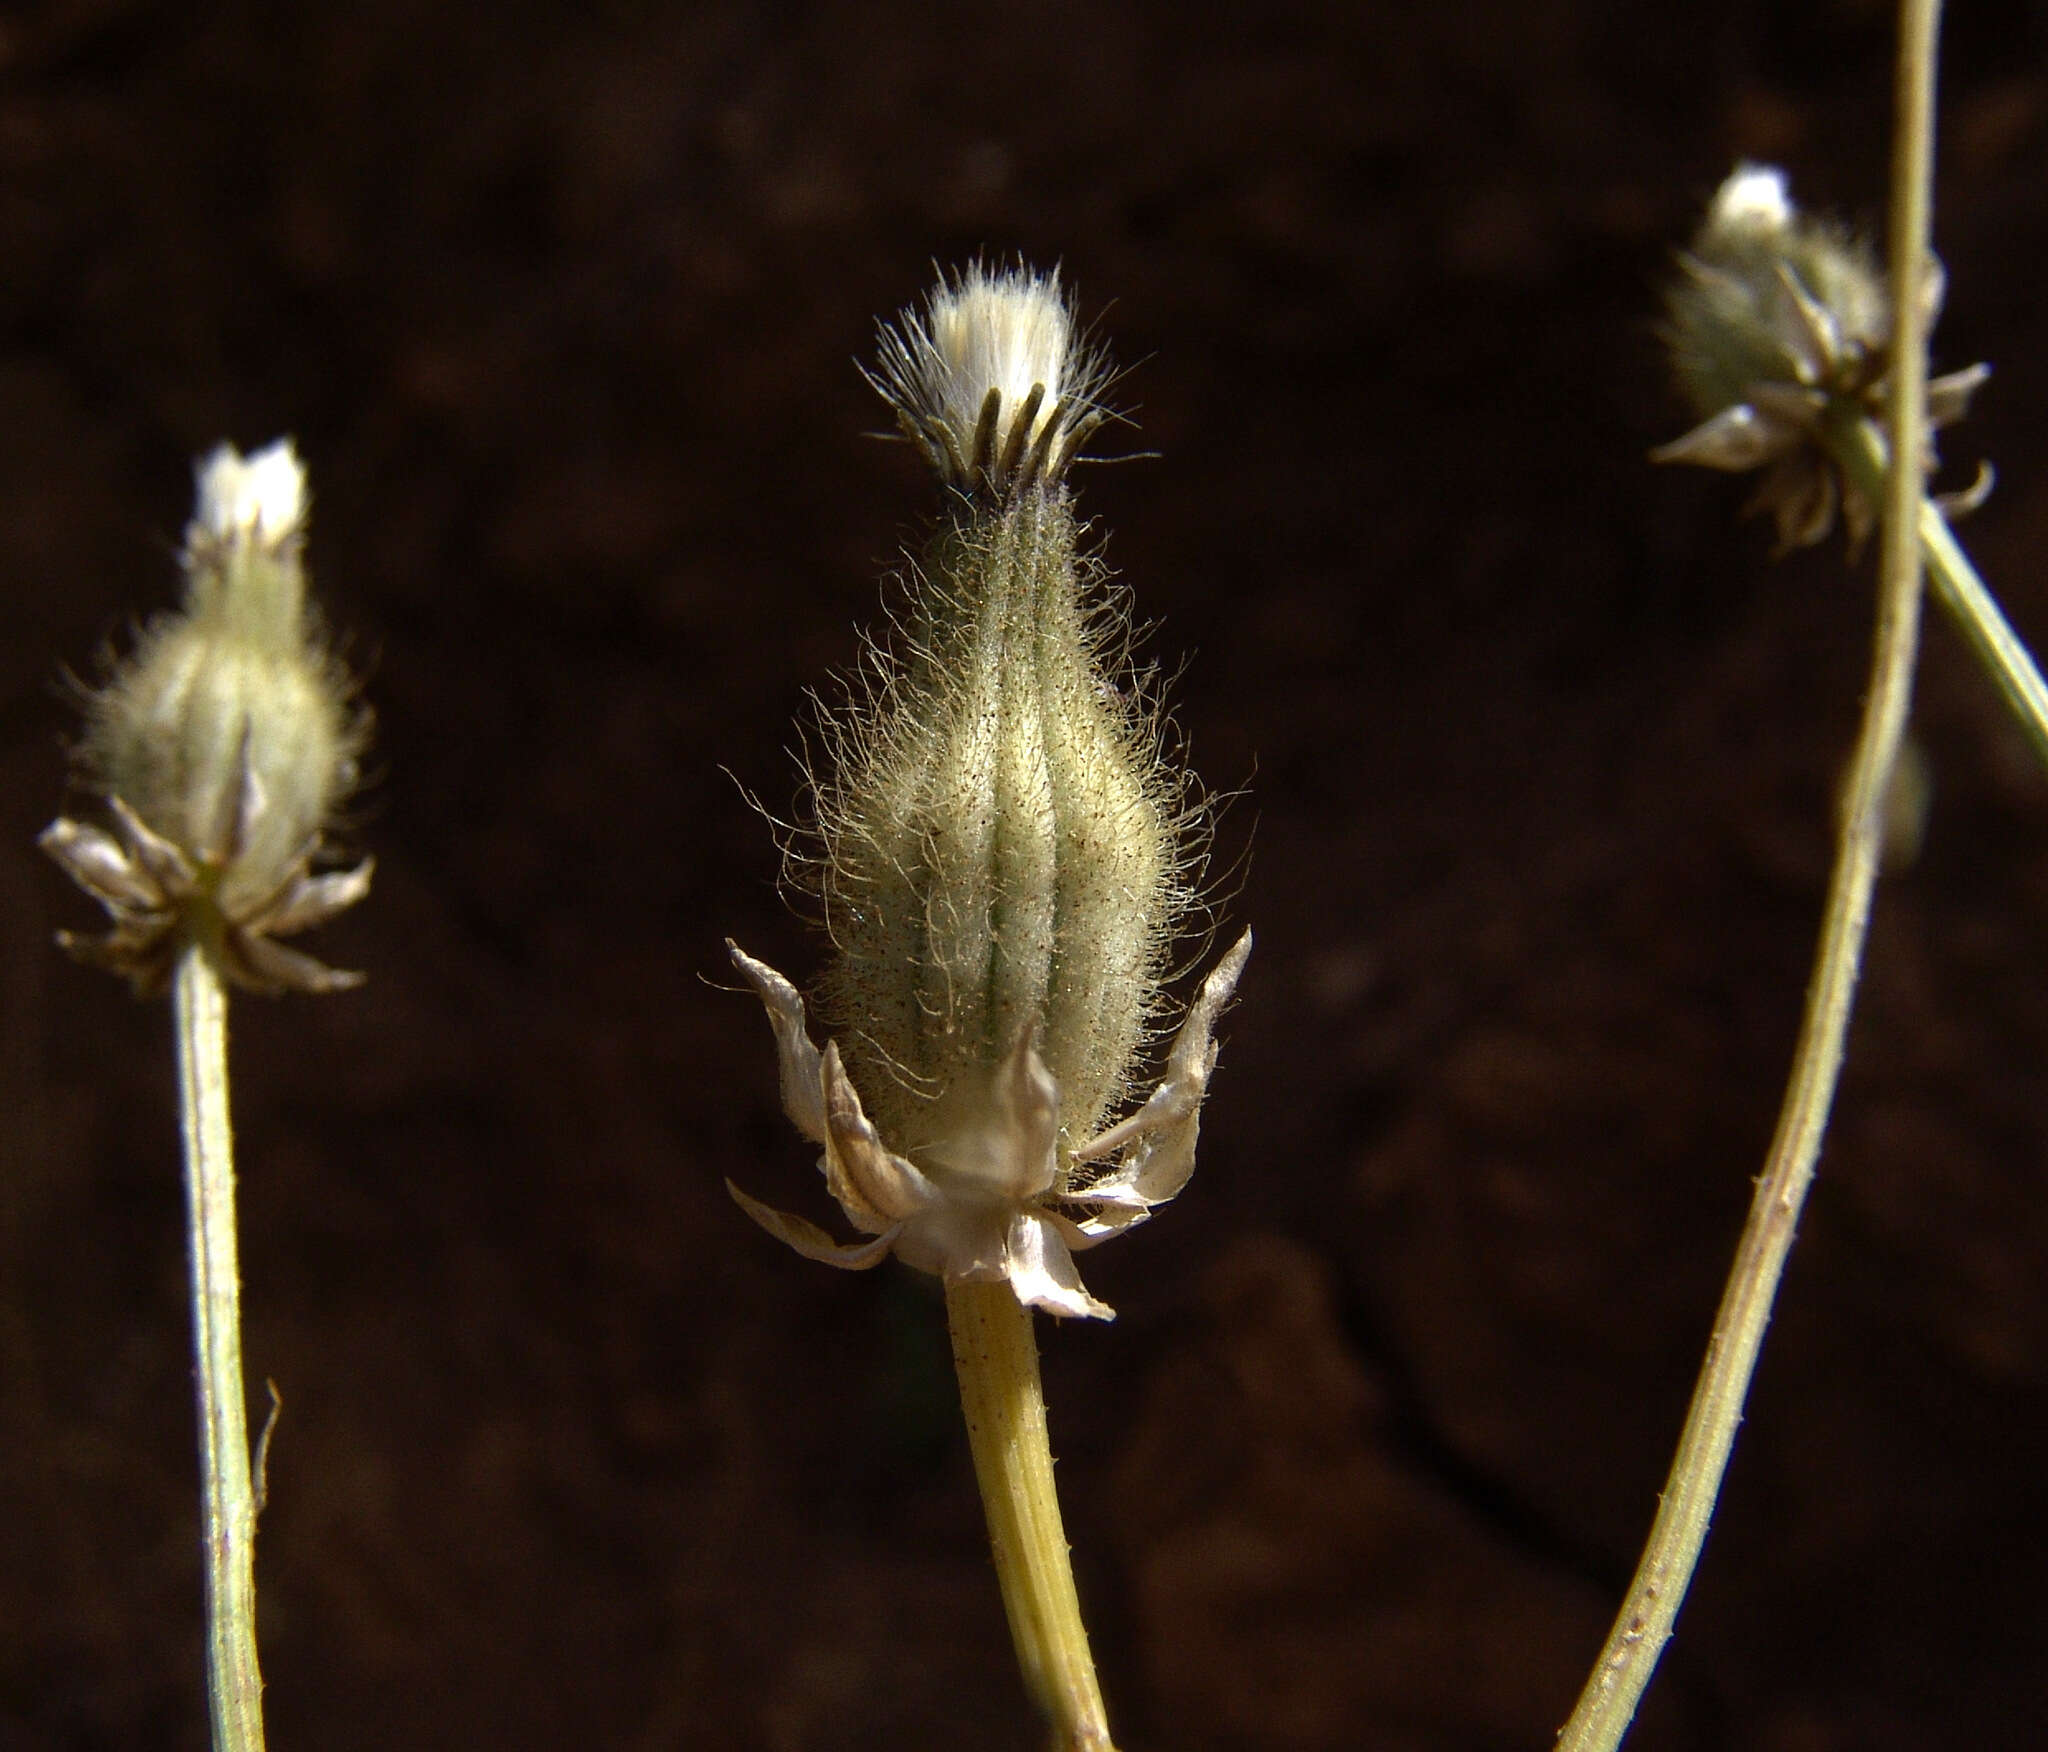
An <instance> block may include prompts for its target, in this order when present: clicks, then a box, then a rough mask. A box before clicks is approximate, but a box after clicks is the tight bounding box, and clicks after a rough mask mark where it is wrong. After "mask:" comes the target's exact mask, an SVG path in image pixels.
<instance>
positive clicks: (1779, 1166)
mask: <svg viewBox="0 0 2048 1752" xmlns="http://www.w3.org/2000/svg"><path fill="white" fill-rule="evenodd" d="M1937 11H1938V6H1937V3H1936V0H1901V6H1900V44H1899V83H1898V128H1899V137H1898V147H1897V152H1896V155H1895V159H1894V163H1893V178H1892V264H1891V283H1892V299H1893V302H1892V312H1893V325H1892V334H1893V337H1894V354H1893V360H1892V370H1891V408H1890V415H1889V421H1888V423H1889V425H1890V427H1891V430H1892V431H1894V432H1902V433H1906V434H1909V437H1908V439H1907V441H1906V442H1905V443H1903V444H1902V445H1901V446H1900V450H1901V452H1902V454H1901V455H1900V456H1898V457H1897V458H1896V459H1895V461H1894V464H1893V466H1892V468H1891V470H1890V471H1889V474H1888V477H1887V479H1886V481H1885V491H1884V499H1883V503H1884V511H1885V516H1884V555H1883V567H1882V575H1881V579H1880V584H1879V594H1878V613H1877V634H1876V641H1875V644H1876V648H1875V651H1874V654H1873V656H1872V662H1871V677H1870V692H1869V695H1868V697H1867V698H1866V699H1865V701H1864V708H1863V723H1862V728H1861V730H1860V731H1859V733H1858V735H1857V739H1856V749H1855V753H1854V755H1853V756H1852V758H1851V761H1850V766H1849V772H1848V776H1847V779H1846V781H1845V783H1844V787H1843V797H1842V817H1841V825H1840V838H1839V842H1838V844H1837V848H1836V854H1835V865H1834V871H1833V874H1832V876H1831V877H1830V879H1829V883H1828V897H1827V908H1826V911H1825V913H1824V915H1823V917H1822V921H1821V937H1820V948H1819V952H1818V955H1817V957H1816V960H1815V964H1814V972H1813V980H1812V984H1811V985H1810V986H1809V987H1808V989H1807V997H1806V1014H1805V1017H1804V1020H1803V1022H1802V1024H1801V1027H1800V1031H1799V1042H1798V1045H1797V1048H1796V1049H1795V1051H1794V1054H1793V1062H1792V1077H1791V1081H1790V1083H1789V1085H1788V1086H1787V1088H1786V1091H1785V1101H1784V1105H1783V1107H1782V1108H1781V1109H1780V1111H1779V1115H1778V1126H1777V1131H1776V1134H1775V1135H1774V1136H1773V1138H1772V1139H1771V1148H1770V1153H1769V1155H1768V1156H1767V1157H1766V1158H1765V1162H1764V1171H1763V1175H1762V1177H1761V1178H1760V1179H1759V1180H1758V1181H1757V1186H1756V1193H1755V1196H1754V1198H1753V1199H1752V1200H1751V1203H1750V1209H1749V1219H1748V1221H1747V1223H1746V1224H1745V1225H1744V1228H1743V1232H1742V1239H1741V1242H1740V1244H1739V1246H1738V1248H1737V1251H1736V1256H1735V1265H1734V1268H1733V1270H1732V1271H1731V1272H1730V1274H1729V1278H1728V1285H1727V1288H1726V1289H1725V1290H1724V1291H1723V1293H1722V1297H1721V1306H1720V1308H1719V1310H1718V1311H1717V1312H1716V1314H1715V1317H1714V1331H1713V1336H1712V1337H1711V1339H1709V1341H1708V1344H1707V1355H1706V1361H1705V1363H1704V1364H1703V1365H1702V1366H1701V1370H1700V1378H1699V1384H1698V1386H1697V1387H1695V1388H1694V1390H1693V1397H1692V1404H1691V1406H1690V1407H1689V1408H1688V1409H1687V1412H1686V1417H1685V1428H1684V1430H1683V1432H1682V1433H1681V1435H1680V1437H1679V1443H1678V1453H1677V1455H1676V1457H1675V1458H1674V1459H1673V1461H1672V1465H1671V1473H1670V1477H1669V1478H1668V1480H1667V1481H1666V1484H1665V1489H1664V1494H1663V1497H1662V1499H1661V1500H1660V1502H1659V1503H1658V1506H1657V1515H1656V1519H1655V1521H1654V1522H1653V1523H1652V1525H1651V1529H1650V1537H1649V1542H1648V1543H1647V1545H1646V1546H1645V1547H1644V1550H1643V1556H1642V1560H1641V1562H1640V1563H1639V1564H1638V1566H1637V1569H1636V1573H1635V1578H1634V1580H1633V1581H1632V1582H1631V1583H1630V1584H1629V1590H1628V1594H1627V1597H1626V1598H1625V1599H1624V1600H1623V1602H1622V1607H1621V1611H1620V1613H1619V1615H1618V1616H1617V1617H1616V1619H1615V1622H1614V1628H1613V1629H1612V1631H1610V1632H1609V1634H1608V1638H1607V1643H1606V1646H1605V1647H1604V1648H1603V1649H1602V1650H1601V1651H1600V1658H1599V1660H1598V1662H1597V1663H1596V1664H1595V1666H1594V1668H1593V1673H1592V1677H1591V1678H1590V1679H1589V1680H1588V1681H1587V1683H1586V1688H1585V1690H1584V1692H1583V1693H1582V1694H1581V1695H1580V1697H1579V1702H1578V1706H1577V1708H1576V1709H1574V1710H1573V1712H1572V1717H1571V1720H1570V1721H1569V1722H1567V1723H1566V1724H1565V1727H1564V1730H1563V1732H1562V1733H1561V1734H1560V1735H1559V1736H1558V1744H1559V1747H1560V1748H1561V1749H1562V1752H1613V1748H1615V1747H1616V1746H1618V1745H1620V1743H1621V1739H1622V1736H1623V1735H1624V1734H1626V1733H1627V1732H1628V1726H1629V1723H1630V1722H1631V1721H1632V1720H1633V1719H1634V1716H1635V1711H1636V1705H1637V1703H1638V1701H1639V1700H1640V1699H1641V1697H1642V1694H1643V1689H1644V1687H1645V1686H1647V1685H1648V1684H1649V1682H1650V1675H1651V1674H1652V1673H1653V1672H1654V1671H1655V1670H1656V1665H1657V1658H1658V1656H1659V1655H1660V1654H1662V1652H1663V1649H1664V1645H1665V1643H1666V1642H1667V1641H1669V1640H1670V1636H1671V1627H1672V1625H1673V1623H1674V1622H1675V1621H1676V1619H1677V1617H1678V1608H1679V1606H1680V1604H1681V1603H1682V1602H1683V1600H1684V1598H1685V1591H1686V1588H1687V1586H1688V1585H1689V1584H1690V1582H1691V1580H1692V1574H1693V1570H1694V1568H1695V1567H1696V1566H1697V1564H1698V1562H1699V1555H1700V1548H1701V1546H1702V1545H1703V1544H1704V1543H1705V1541H1706V1536H1707V1523H1708V1520H1709V1518H1710V1517H1711V1515H1712V1513H1713V1507H1714V1499H1715V1497H1716V1496H1717V1495H1718V1494H1719V1492H1720V1489H1721V1480H1722V1477H1723V1475H1724V1474H1725V1473H1726V1471H1727V1467H1728V1456H1729V1454H1730V1452H1731V1451H1732V1450H1733V1448H1734V1445H1735V1431H1736V1426H1737V1425H1738V1424H1739V1423H1740V1422H1741V1419H1742V1405H1743V1401H1744V1399H1745V1398H1746V1397H1747V1396H1748V1392H1749V1383H1750V1377H1751V1376H1752V1375H1753V1374H1754V1372H1755V1369H1756V1359H1757V1354H1758V1352H1759V1350H1760V1349H1761V1348H1762V1345H1763V1338H1764V1329H1765V1327H1766V1326H1768V1325H1769V1323H1770V1315H1771V1303H1772V1301H1773V1299H1774V1298H1775V1297H1776V1295H1777V1289H1778V1280H1779V1278H1780V1277H1781V1276H1782V1275H1783V1272H1784V1268H1785V1259H1786V1256H1787V1254H1788V1253H1789V1252H1790V1251H1791V1247H1792V1237H1793V1234H1794V1232H1795V1231H1796V1229H1797V1228H1798V1225H1799V1213H1800V1210H1801V1208H1802V1207H1803V1205H1804V1203H1805V1200H1806V1193H1807V1189H1808V1187H1810V1186H1811V1185H1812V1183H1813V1171H1814V1164H1815V1162H1816V1160H1817V1158H1818V1157H1819V1154H1820V1145H1821V1137H1822V1134H1823V1133H1824V1132H1825V1130H1826V1128H1827V1120H1828V1112H1829V1109H1830V1108H1831V1107H1832V1105H1833V1103H1834V1094H1835V1085H1836V1083H1837V1081H1838V1079H1839V1075H1840V1071H1841V1064H1842V1046H1843V1040H1844V1038H1845V1036H1846V1035H1847V1032H1848V1026H1849V1011H1850V1006H1851V1004H1852V1002H1853V1000H1854V995H1855V988H1856V975H1857V970H1858V967H1859V965H1860V962H1861V959H1862V953H1863V940H1864V935H1865V931H1866V927H1867V926H1868V923H1869V919H1870V903H1871V895H1872V892H1873V890H1874V889H1875V887H1876V883H1877V866H1878V856H1879V852H1880V850H1881V848H1882V845H1883V839H1884V810H1885V793H1886V789H1887V787H1888V786H1889V784H1890V781H1891V772H1892V765H1893V762H1894V760H1895V758H1896V756H1897V754H1898V747H1899V739H1900V737H1901V735H1902V733H1903V732H1904V729H1905V723H1906V712H1907V708H1908V706H1909V705H1910V703H1911V699H1912V687H1913V660H1914V654H1915V651H1916V648H1917V643H1918V637H1919V626H1920V543H1919V511H1920V504H1921V481H1922V479H1923V478H1924V477H1923V474H1922V471H1921V461H1920V449H1921V444H1920V439H1921V433H1922V430H1923V427H1924V423H1925V417H1924V400H1925V392H1926V348H1925V344H1924V335H1923V327H1924V325H1923V324H1922V322H1921V317H1920V298H1919V294H1920V287H1921V283H1922V274H1923V272H1924V264H1925V262H1926V260H1927V231H1928V188H1929V185H1930V183H1931V180H1932V159H1933V144H1932V135H1933V126H1932V119H1933V87H1934V29H1935V18H1936V14H1937Z"/></svg>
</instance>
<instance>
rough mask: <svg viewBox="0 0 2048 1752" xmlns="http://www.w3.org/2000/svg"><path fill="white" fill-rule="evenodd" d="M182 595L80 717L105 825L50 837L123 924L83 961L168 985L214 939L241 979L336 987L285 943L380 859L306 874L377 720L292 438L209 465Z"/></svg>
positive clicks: (143, 984)
mask: <svg viewBox="0 0 2048 1752" xmlns="http://www.w3.org/2000/svg"><path fill="white" fill-rule="evenodd" d="M198 477H199V493H198V505H197V509H196V511H195V512H194V515H193V519H192V521H191V523H190V524H189V525H188V526H187V527H186V530H185V553H184V564H185V603H184V608H183V610H182V611H181V612H179V613H177V614H171V615H164V616H161V617H159V618H158V619H157V620H155V621H153V622H152V623H151V624H150V625H149V626H148V627H147V628H146V629H145V631H144V632H143V635H142V637H141V640H140V641H139V643H138V646H137V649H136V651H135V654H134V656H132V657H131V658H129V659H128V660H127V661H126V662H124V663H122V664H121V665H120V666H119V667H118V668H117V669H116V670H115V672H114V674H113V676H112V677H111V679H110V680H109V681H108V682H107V684H106V685H105V686H104V687H103V688H101V689H100V690H98V691H97V692H96V693H94V694H93V695H92V696H91V698H90V700H89V701H88V703H87V707H86V734H85V738H84V741H83V744H82V745H81V748H80V750H79V765H80V769H81V773H82V775H83V777H84V778H85V780H86V782H87V783H88V784H89V785H90V786H91V788H93V789H94V790H96V791H97V792H98V793H99V794H100V795H101V796H102V797H103V798H104V800H105V802H106V805H107V809H108V813H109V817H110V822H109V826H107V827H101V826H96V825H91V824H87V823H83V822H78V821H73V820H69V819H64V820H59V821H57V822H55V823H53V824H52V825H51V826H50V828H49V829H48V830H47V831H46V832H45V833H44V835H43V845H44V847H45V849H46V850H47V851H49V852H50V854H51V855H52V856H53V857H55V858H56V859H57V860H58V862H59V863H61V864H63V865H64V867H65V868H66V869H67V870H68V871H69V872H70V874H71V875H72V876H73V878H74V879H76V880H77V881H78V882H79V883H80V884H81V885H82V886H83V887H85V888H86V890H87V891H88V892H89V893H91V894H92V895H93V896H94V897H95V898H97V899H98V900H99V901H101V903H102V904H103V905H105V906H106V907H107V909H108V911H109V912H110V913H111V914H112V915H113V918H114V923H115V928H114V930H113V932H112V933H111V934H110V935H109V936H107V937H105V938H101V939H83V938H79V937H76V936H72V935H70V934H67V935H66V936H65V937H64V938H63V939H62V941H63V942H64V943H65V946H66V947H67V948H69V949H71V950H72V951H73V953H75V954H77V955H79V956H80V958H81V959H84V960H88V961H91V962H95V963H97V964H99V965H102V966H106V967H110V968H112V969H114V970H115V971H117V972H120V973H123V974H126V975H127V976H128V977H129V978H130V979H131V980H132V981H133V982H134V983H135V985H136V987H137V989H138V990H141V991H151V990H154V989H156V988H157V987H158V986H159V985H160V984H161V983H162V981H163V978H164V976H165V975H166V973H167V972H168V970H169V967H170V964H171V962H172V960H173V959H174V958H175V957H176V955H177V953H178V950H179V948H180V947H181V946H182V944H183V943H184V942H185V941H187V940H188V939H189V938H191V937H193V936H198V937H200V938H202V939H204V940H207V941H217V942H218V944H219V948H220V953H221V957H222V962H223V966H224V968H225V970H226V971H227V972H228V974H229V975H230V977H232V978H234V979H235V980H237V981H238V982H239V983H241V984H243V985H247V986H252V987H255V988H258V989H262V990H280V989H283V988H286V987H297V988H299V989H304V990H329V989H332V988H334V987H336V986H341V985H349V984H353V983H355V981H356V979H357V978H358V977H359V976H356V975H352V974H344V973H337V972H335V971H334V970H333V969H331V968H326V967H323V966H321V965H320V964H319V963H318V962H316V961H314V960H312V959H311V958H310V957H308V956H305V955H301V954H298V953H296V952H294V951H292V950H289V949H285V948H283V947H282V946H280V945H279V944H277V943H276V942H274V941H273V940H272V939H273V938H275V937H277V936H282V935H287V934H289V933H291V932H294V931H299V930H304V929H306V928H308V927H309V926H311V925H314V924H318V923H320V922H321V921H322V920H324V919H326V918H328V917H331V916H332V915H333V914H334V913H336V912H338V911H340V910H341V909H342V908H343V907H345V906H348V905H351V904H353V902H354V901H356V900H357V899H359V898H360V897H361V896H362V895H363V894H364V893H365V892H366V891H367V889H368V886H369V876H370V866H369V865H368V863H367V862H366V863H364V864H362V865H361V866H359V867H358V868H356V869H354V870H351V871H346V872H340V873H332V874H327V875H315V874H313V870H312V866H313V862H314V860H315V858H316V856H317V855H319V854H320V853H321V852H322V850H323V849H324V848H323V842H324V837H325V834H326V830H327V827H328V825H329V823H330V821H331V819H332V816H333V812H334V810H335V808H336V806H337V805H338V804H339V803H340V801H341V800H342V798H343V797H345V796H346V795H347V793H348V791H349V790H350V789H351V787H352V786H353V785H354V783H355V776H356V763H357V757H358V755H359V754H360V752H361V749H362V744H363V740H364V736H365V733H366V723H365V720H364V717H363V715H362V714H361V713H360V712H359V711H357V710H356V709H355V708H354V707H353V706H352V704H351V703H350V687H349V682H348V678H347V676H346V674H345V673H344V672H343V670H342V668H341V666H340V664H339V663H338V662H337V661H336V660H335V659H334V658H333V657H332V656H331V655H330V654H329V653H328V651H327V650H326V648H325V646H324V645H323V643H322V642H321V639H320V636H319V631H318V626H317V621H316V619H315V617H314V615H313V612H312V610H311V608H310V607H309V605H308V603H307V601H306V580H305V571H304V566H303V553H304V547H305V526H306V477H305V471H304V469H303V468H302V467H301V466H300V463H299V460H298V457H297V456H296V455H295V454H294V453H293V451H292V447H291V444H290V443H289V441H287V440H280V441H279V442H277V443H276V444H273V445H271V446H270V447H269V448H268V449H266V450H262V451H259V452H258V453H257V454H255V455H254V456H250V457H246V458H245V457H243V456H242V455H240V454H239V453H238V452H236V451H235V450H234V449H232V448H231V447H229V446H226V445H223V446H221V447H220V448H219V449H218V450H216V451H215V452H214V453H213V454H212V455H211V456H210V457H208V458H207V459H206V460H205V461H204V462H203V463H202V464H201V465H200V467H199V470H198Z"/></svg>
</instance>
